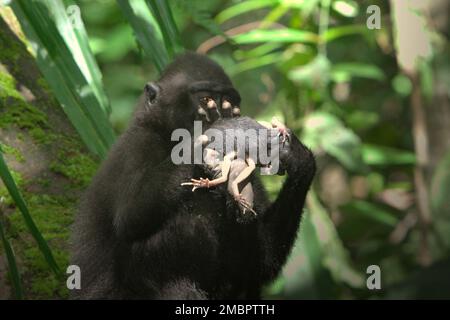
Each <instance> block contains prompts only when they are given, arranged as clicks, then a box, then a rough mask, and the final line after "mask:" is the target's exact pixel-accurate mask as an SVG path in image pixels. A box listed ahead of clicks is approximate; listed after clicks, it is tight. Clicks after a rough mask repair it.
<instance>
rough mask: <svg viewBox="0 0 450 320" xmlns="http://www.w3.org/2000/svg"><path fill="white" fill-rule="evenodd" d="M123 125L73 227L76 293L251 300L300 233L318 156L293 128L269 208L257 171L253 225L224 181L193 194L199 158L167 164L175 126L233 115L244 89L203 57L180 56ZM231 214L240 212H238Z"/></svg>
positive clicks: (273, 274)
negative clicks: (242, 219)
mask: <svg viewBox="0 0 450 320" xmlns="http://www.w3.org/2000/svg"><path fill="white" fill-rule="evenodd" d="M144 91H145V94H144V95H143V97H142V99H141V101H140V104H139V105H138V108H137V110H136V112H135V116H134V119H133V121H132V122H131V124H130V126H129V128H128V129H127V131H126V132H125V133H124V134H123V135H122V136H121V137H120V138H119V139H118V141H117V142H116V144H115V146H114V147H113V148H112V150H111V152H110V154H109V156H108V158H107V160H105V161H104V163H103V164H102V166H101V168H100V170H99V171H98V173H97V175H96V176H95V178H94V179H93V181H92V183H91V186H90V187H89V189H88V190H87V192H86V194H85V196H84V198H83V200H82V203H81V205H80V209H79V212H78V215H77V216H76V219H75V223H74V227H73V231H72V239H71V241H72V246H73V251H72V258H71V264H74V265H78V266H79V267H80V268H81V289H80V290H73V291H72V297H73V298H75V299H231V298H242V299H257V298H260V289H261V287H262V285H263V284H266V283H268V282H270V281H271V280H273V279H274V278H275V277H276V276H277V275H278V273H279V272H280V270H281V268H282V266H283V264H284V263H285V261H286V259H287V256H288V254H289V252H290V250H291V247H292V245H293V242H294V240H295V236H296V233H297V230H298V226H299V222H300V218H301V215H302V209H303V206H304V203H305V197H306V193H307V191H308V188H309V187H310V185H311V182H312V179H313V176H314V172H315V161H314V158H313V155H312V153H311V152H310V151H309V150H308V149H307V148H306V147H305V146H304V145H303V144H302V143H301V142H300V141H299V140H298V139H297V138H296V137H295V135H293V134H291V135H290V137H289V143H288V144H286V145H285V147H284V149H283V150H281V151H280V153H281V154H282V156H281V159H280V161H281V166H282V167H284V168H285V169H286V171H287V178H286V181H285V183H284V185H283V187H282V190H281V191H280V193H279V196H278V198H277V199H276V201H275V202H274V203H272V204H270V203H269V201H268V199H267V197H266V193H265V191H264V189H263V188H262V186H261V184H260V182H259V181H258V179H257V178H256V177H255V178H253V180H252V185H253V193H254V204H253V207H254V209H255V211H256V212H258V216H257V219H255V220H254V221H253V222H252V223H247V224H243V223H239V222H238V221H237V220H236V217H235V216H236V205H235V202H234V201H232V202H233V203H232V205H230V201H229V200H230V198H231V197H230V196H229V193H228V192H227V190H226V188H215V189H201V190H198V191H196V192H191V190H190V188H186V187H183V186H181V185H180V183H181V182H183V181H189V179H191V178H195V179H199V178H200V177H205V176H207V173H206V172H205V169H204V166H203V165H175V164H173V162H172V160H171V157H170V154H171V149H172V147H173V144H174V143H175V142H171V139H170V137H171V132H172V130H174V129H177V128H187V129H191V128H192V126H193V121H194V120H195V119H203V120H204V122H205V123H208V122H212V121H214V120H215V119H217V118H221V117H222V118H226V117H233V116H238V115H239V114H240V97H239V94H238V92H237V91H236V90H235V89H234V88H233V85H232V83H231V81H230V79H229V78H228V77H227V76H226V74H225V72H224V71H223V69H222V68H221V67H220V66H219V65H217V64H216V63H214V62H213V61H212V60H210V59H208V58H207V57H205V56H202V55H198V54H194V53H187V54H184V55H182V56H180V57H178V58H177V59H176V60H175V61H174V62H173V63H172V64H171V65H170V66H168V68H167V70H166V71H165V72H164V73H163V74H162V76H161V78H160V79H159V80H158V81H157V82H156V83H152V84H148V85H146V87H145V90H144ZM238 211H239V209H238Z"/></svg>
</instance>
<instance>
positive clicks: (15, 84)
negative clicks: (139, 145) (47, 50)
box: [0, 8, 98, 299]
mask: <svg viewBox="0 0 450 320" xmlns="http://www.w3.org/2000/svg"><path fill="white" fill-rule="evenodd" d="M0 14H1V17H0V143H1V145H2V148H3V151H4V153H5V155H4V156H5V160H6V161H7V164H8V166H9V167H10V169H11V170H12V171H13V175H14V178H15V180H16V183H17V184H18V185H19V188H20V190H21V191H22V194H23V196H24V198H25V201H26V202H27V204H28V206H29V209H30V212H31V215H32V216H33V218H34V220H35V222H36V224H37V225H38V227H39V229H40V231H41V232H42V234H43V236H44V237H45V239H46V240H47V241H48V242H49V245H50V247H51V249H52V250H53V253H54V255H55V258H56V260H57V262H58V264H59V266H60V268H61V269H62V270H63V271H64V270H65V269H66V267H67V262H68V251H67V248H68V235H69V227H70V224H71V222H72V217H73V213H74V211H75V210H76V206H77V201H78V198H79V195H80V193H81V191H82V190H83V189H84V188H85V186H86V185H87V184H88V183H89V180H90V178H91V177H92V174H93V172H94V171H95V169H96V166H97V163H98V160H97V159H95V158H93V157H91V155H89V154H88V152H87V150H86V149H85V147H84V146H83V145H82V143H81V140H80V139H79V137H78V136H77V134H76V133H75V130H74V129H73V127H72V126H71V124H70V122H69V121H68V120H67V117H66V116H65V114H64V112H63V111H62V109H61V108H60V106H59V104H58V102H57V101H56V99H55V98H54V96H53V95H52V93H51V92H50V91H49V89H48V86H47V84H46V81H45V79H44V78H43V77H42V75H41V73H40V72H39V69H38V67H37V65H36V63H35V60H34V58H33V56H32V55H31V54H30V52H29V50H28V49H27V46H26V44H25V42H24V41H22V40H23V39H24V37H23V34H22V33H21V31H20V28H19V24H18V23H17V21H16V20H15V18H14V16H13V14H12V13H11V12H10V11H8V10H7V9H5V8H0ZM0 199H1V202H0V219H2V221H3V223H4V224H5V225H6V228H7V236H8V238H9V240H10V241H11V243H12V245H13V248H14V251H15V254H16V258H17V260H18V262H19V267H20V271H21V275H22V281H23V285H24V291H25V298H31V299H40V298H58V297H59V298H64V297H66V296H67V289H66V288H65V280H64V279H57V278H56V277H55V276H54V275H53V274H52V272H51V271H50V269H49V267H48V266H47V264H46V262H45V260H44V258H43V256H42V255H41V253H40V251H39V249H38V247H37V245H36V243H35V241H34V240H33V238H32V237H31V235H30V234H29V232H28V230H27V228H26V226H25V223H24V221H23V219H22V216H21V214H20V212H19V211H18V210H17V209H16V207H15V205H14V202H13V201H12V200H11V199H10V197H9V195H8V193H7V191H6V189H5V187H4V185H3V184H2V183H1V182H0ZM6 270H7V266H6V258H5V257H4V252H3V249H2V248H1V246H0V299H5V298H8V297H10V296H11V290H10V289H9V286H8V277H7V272H6Z"/></svg>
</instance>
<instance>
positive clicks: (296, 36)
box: [232, 29, 318, 44]
mask: <svg viewBox="0 0 450 320" xmlns="http://www.w3.org/2000/svg"><path fill="white" fill-rule="evenodd" d="M232 39H233V40H234V41H235V42H236V43H237V44H250V43H259V42H272V43H273V42H277V43H280V42H282V43H292V42H302V43H316V42H317V40H318V37H317V35H316V34H315V33H312V32H308V31H300V30H294V29H277V30H253V31H250V32H247V33H243V34H238V35H236V36H234V37H232Z"/></svg>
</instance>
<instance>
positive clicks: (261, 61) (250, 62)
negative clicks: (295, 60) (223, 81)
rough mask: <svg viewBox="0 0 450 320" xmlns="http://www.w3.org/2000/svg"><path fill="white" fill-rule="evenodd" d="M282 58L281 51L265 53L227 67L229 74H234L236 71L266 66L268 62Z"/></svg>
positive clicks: (278, 60) (275, 61)
mask: <svg viewBox="0 0 450 320" xmlns="http://www.w3.org/2000/svg"><path fill="white" fill-rule="evenodd" d="M281 60H282V54H281V53H278V52H277V53H271V54H266V55H264V56H261V57H258V58H252V59H247V60H244V61H242V62H240V63H237V64H236V65H234V66H233V67H232V68H230V69H229V71H228V72H229V74H230V75H232V76H234V75H236V74H238V73H241V72H244V71H248V70H252V69H256V68H260V67H262V66H267V65H269V64H273V63H277V62H280V61H281Z"/></svg>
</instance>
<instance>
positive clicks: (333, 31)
mask: <svg viewBox="0 0 450 320" xmlns="http://www.w3.org/2000/svg"><path fill="white" fill-rule="evenodd" d="M368 32H369V30H368V29H367V26H366V25H348V26H339V27H334V28H329V29H328V30H327V31H326V32H325V33H324V34H323V39H322V41H325V42H331V41H334V40H336V39H339V38H341V37H346V36H350V35H356V34H360V35H366V34H368Z"/></svg>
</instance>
